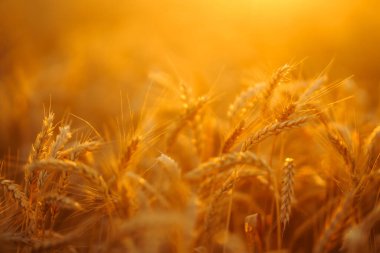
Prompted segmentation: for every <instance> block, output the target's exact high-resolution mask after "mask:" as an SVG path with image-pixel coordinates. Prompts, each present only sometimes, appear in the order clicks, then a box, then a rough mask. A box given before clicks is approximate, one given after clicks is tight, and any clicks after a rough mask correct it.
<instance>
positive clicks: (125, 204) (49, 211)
mask: <svg viewBox="0 0 380 253" xmlns="http://www.w3.org/2000/svg"><path fill="white" fill-rule="evenodd" d="M298 69H299V65H298V64H285V65H283V66H282V67H280V68H278V69H277V70H276V71H274V72H273V73H272V74H271V76H269V77H268V78H266V79H264V80H262V81H261V82H258V83H251V84H250V85H248V86H247V87H241V89H240V93H238V94H234V95H233V96H226V95H225V94H224V95H223V94H217V93H215V92H214V91H213V90H210V91H209V92H206V93H204V94H198V93H197V85H192V84H191V83H190V82H186V81H184V80H179V81H173V80H174V79H170V78H169V79H168V78H167V79H165V78H160V77H162V76H163V74H162V75H161V76H160V75H156V76H155V78H154V80H153V82H154V83H156V84H157V85H156V87H160V89H159V92H158V91H157V90H155V91H152V92H151V93H153V95H152V96H151V95H150V94H147V95H149V96H147V98H145V102H144V105H143V106H142V107H141V110H140V112H138V113H133V112H132V111H131V110H128V109H127V110H123V112H122V113H121V116H120V117H118V119H117V121H116V123H114V124H112V125H110V126H108V127H107V128H106V129H105V130H104V131H98V130H96V129H95V128H94V127H92V126H91V124H90V123H89V122H87V121H85V120H80V122H82V123H81V125H80V126H78V127H73V125H74V124H73V122H78V121H79V120H78V119H77V118H76V117H74V116H72V115H71V114H64V115H61V116H58V115H56V114H54V112H53V111H52V109H51V108H50V109H45V113H44V117H43V119H42V125H41V129H40V131H39V133H37V134H36V137H35V140H34V142H33V143H31V144H30V149H29V150H30V152H29V156H28V158H27V160H26V161H25V162H23V160H22V159H21V160H19V161H15V160H14V159H10V157H11V156H10V155H9V156H6V157H5V158H4V159H3V160H2V162H1V173H0V185H1V191H0V193H1V196H0V242H1V243H0V252H104V253H111V252H131V253H154V252H162V253H170V252H179V253H212V252H224V253H227V252H231V253H239V252H241V253H244V252H249V253H253V252H255V253H263V252H283V253H285V252H314V253H322V252H349V253H353V252H363V253H364V252H379V251H380V223H378V221H379V220H380V204H379V203H378V202H379V189H380V188H379V183H380V161H378V160H379V156H380V127H379V126H378V125H377V124H379V123H380V122H379V121H378V120H379V118H378V117H376V116H375V115H370V114H366V113H364V109H362V107H361V103H360V99H355V98H354V97H353V95H355V94H358V93H359V91H358V89H359V88H357V87H356V86H355V83H354V81H353V80H351V79H350V78H349V79H345V80H340V81H333V80H330V79H329V78H328V74H327V73H325V72H326V71H323V73H321V74H320V75H318V76H317V77H315V78H312V79H307V78H300V77H299V75H298ZM170 80H171V81H170ZM356 89H357V90H356ZM121 100H122V99H121ZM124 100H125V99H124ZM122 103H124V104H126V102H125V101H124V102H122ZM52 104H54V100H53V101H52ZM7 157H9V159H7Z"/></svg>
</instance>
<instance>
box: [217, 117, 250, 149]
mask: <svg viewBox="0 0 380 253" xmlns="http://www.w3.org/2000/svg"><path fill="white" fill-rule="evenodd" d="M244 127H245V121H244V120H242V121H240V123H239V125H238V126H237V127H236V128H235V129H234V131H233V132H232V133H231V134H230V135H229V136H228V137H227V139H226V141H225V142H224V144H223V148H222V153H228V152H229V151H230V149H231V148H232V147H233V146H234V144H235V143H236V141H237V139H238V138H239V137H240V135H241V134H242V133H243V131H244Z"/></svg>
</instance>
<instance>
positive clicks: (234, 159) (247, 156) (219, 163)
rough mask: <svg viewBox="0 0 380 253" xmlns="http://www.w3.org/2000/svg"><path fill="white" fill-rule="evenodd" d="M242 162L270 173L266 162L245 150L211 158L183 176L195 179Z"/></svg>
mask: <svg viewBox="0 0 380 253" xmlns="http://www.w3.org/2000/svg"><path fill="white" fill-rule="evenodd" d="M243 164H247V165H250V166H254V167H257V168H259V169H263V170H264V171H266V172H267V173H268V174H271V173H272V172H271V171H272V170H271V168H270V167H269V166H268V165H267V164H266V162H264V161H263V160H261V159H260V158H259V157H257V156H256V155H255V154H254V153H253V152H250V151H246V152H235V153H228V154H224V155H221V156H218V157H216V158H213V159H211V161H208V162H205V163H203V164H201V165H200V166H199V167H197V168H195V169H194V170H191V171H189V172H188V173H186V175H185V178H186V179H188V180H197V179H200V178H203V177H205V176H207V175H210V174H212V173H219V172H220V171H221V170H226V169H228V168H230V167H232V166H235V165H243Z"/></svg>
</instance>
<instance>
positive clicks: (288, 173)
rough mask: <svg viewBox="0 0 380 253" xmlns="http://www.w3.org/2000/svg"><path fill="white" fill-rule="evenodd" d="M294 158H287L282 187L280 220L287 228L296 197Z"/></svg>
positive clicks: (283, 170)
mask: <svg viewBox="0 0 380 253" xmlns="http://www.w3.org/2000/svg"><path fill="white" fill-rule="evenodd" d="M293 184H294V160H293V159H292V158H286V159H285V164H284V167H283V169H282V187H281V215H280V221H281V224H282V227H283V230H285V226H286V224H288V222H289V218H290V213H291V207H292V199H293V198H294V189H293Z"/></svg>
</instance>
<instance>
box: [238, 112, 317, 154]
mask: <svg viewBox="0 0 380 253" xmlns="http://www.w3.org/2000/svg"><path fill="white" fill-rule="evenodd" d="M312 118H314V117H313V116H302V117H299V118H296V119H291V120H286V121H282V122H275V123H272V124H270V125H267V126H265V127H264V128H262V129H260V130H259V131H257V132H256V133H255V134H254V135H252V136H250V137H249V138H248V139H247V140H246V141H245V143H244V148H243V150H248V149H250V148H251V147H252V146H253V145H255V144H257V143H259V142H261V141H263V140H264V139H266V138H268V137H270V136H273V135H277V134H279V133H281V132H283V131H285V130H290V129H293V128H297V127H299V126H301V125H303V124H304V123H306V122H307V121H309V120H311V119H312Z"/></svg>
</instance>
